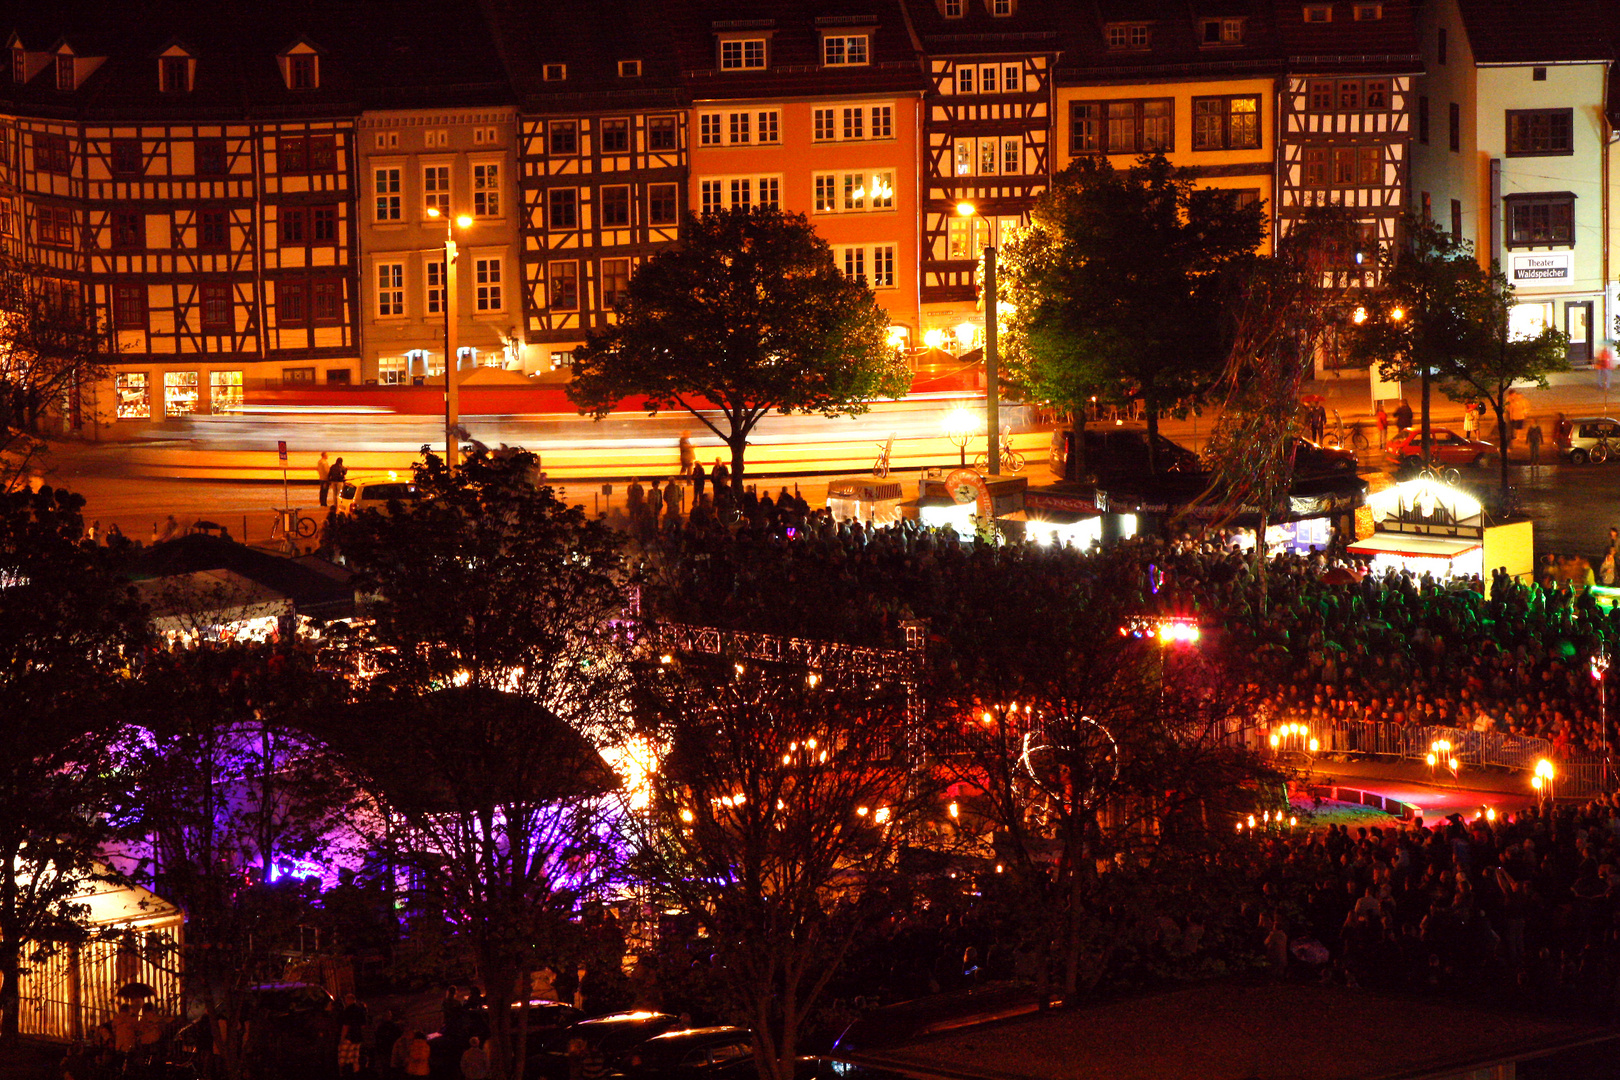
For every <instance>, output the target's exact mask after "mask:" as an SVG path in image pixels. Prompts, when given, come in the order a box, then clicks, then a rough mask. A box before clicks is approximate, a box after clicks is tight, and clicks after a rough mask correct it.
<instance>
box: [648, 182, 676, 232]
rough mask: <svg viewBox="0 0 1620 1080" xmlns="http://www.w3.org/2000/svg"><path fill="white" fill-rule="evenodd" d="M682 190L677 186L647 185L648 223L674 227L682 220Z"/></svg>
mask: <svg viewBox="0 0 1620 1080" xmlns="http://www.w3.org/2000/svg"><path fill="white" fill-rule="evenodd" d="M679 191H680V189H679V188H678V186H677V185H675V184H648V185H647V223H648V224H649V225H673V224H675V222H676V221H678V220H679V219H680V212H681V211H680V196H679Z"/></svg>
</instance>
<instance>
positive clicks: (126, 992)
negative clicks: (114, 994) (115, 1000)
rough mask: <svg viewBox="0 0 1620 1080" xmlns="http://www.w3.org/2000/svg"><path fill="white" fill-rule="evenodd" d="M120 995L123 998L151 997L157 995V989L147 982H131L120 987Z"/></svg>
mask: <svg viewBox="0 0 1620 1080" xmlns="http://www.w3.org/2000/svg"><path fill="white" fill-rule="evenodd" d="M118 996H119V997H121V998H149V997H156V996H157V991H156V990H154V989H153V988H152V987H150V986H148V985H147V984H146V983H143V982H130V983H125V984H124V985H123V986H120V987H119V988H118Z"/></svg>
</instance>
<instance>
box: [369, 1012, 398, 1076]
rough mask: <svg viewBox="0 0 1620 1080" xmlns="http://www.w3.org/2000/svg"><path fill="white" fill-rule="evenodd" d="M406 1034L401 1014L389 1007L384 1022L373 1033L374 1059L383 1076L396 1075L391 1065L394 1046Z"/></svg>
mask: <svg viewBox="0 0 1620 1080" xmlns="http://www.w3.org/2000/svg"><path fill="white" fill-rule="evenodd" d="M404 1035H405V1029H404V1028H402V1027H400V1026H399V1014H398V1013H397V1012H395V1011H394V1010H393V1009H389V1010H388V1013H387V1015H385V1016H384V1017H383V1019H382V1023H380V1024H378V1025H377V1030H376V1031H375V1032H373V1033H372V1061H373V1062H374V1063H375V1064H376V1067H377V1071H378V1072H380V1073H381V1074H382V1075H383V1076H386V1077H392V1076H394V1075H395V1073H394V1071H393V1068H392V1066H391V1063H392V1062H393V1060H394V1046H395V1045H396V1044H397V1043H398V1042H399V1040H400V1039H401V1038H403V1037H404Z"/></svg>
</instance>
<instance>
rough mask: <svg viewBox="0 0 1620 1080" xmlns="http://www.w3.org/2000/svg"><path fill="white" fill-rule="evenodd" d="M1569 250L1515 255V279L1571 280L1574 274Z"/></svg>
mask: <svg viewBox="0 0 1620 1080" xmlns="http://www.w3.org/2000/svg"><path fill="white" fill-rule="evenodd" d="M1571 259H1572V256H1571V255H1570V253H1569V252H1567V251H1564V252H1553V253H1545V254H1540V255H1515V256H1513V280H1514V281H1569V280H1571V279H1572V277H1573V276H1574V274H1573V270H1572V268H1571V265H1570V263H1571Z"/></svg>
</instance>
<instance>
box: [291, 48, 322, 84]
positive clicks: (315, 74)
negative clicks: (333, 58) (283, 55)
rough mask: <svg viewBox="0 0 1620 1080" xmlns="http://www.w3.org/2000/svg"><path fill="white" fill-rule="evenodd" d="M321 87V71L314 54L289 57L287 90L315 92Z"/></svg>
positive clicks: (295, 54)
mask: <svg viewBox="0 0 1620 1080" xmlns="http://www.w3.org/2000/svg"><path fill="white" fill-rule="evenodd" d="M319 85H320V71H319V68H317V67H316V63H315V56H314V54H313V53H294V54H292V55H291V56H289V57H287V89H289V90H314V89H315V88H316V87H317V86H319Z"/></svg>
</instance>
